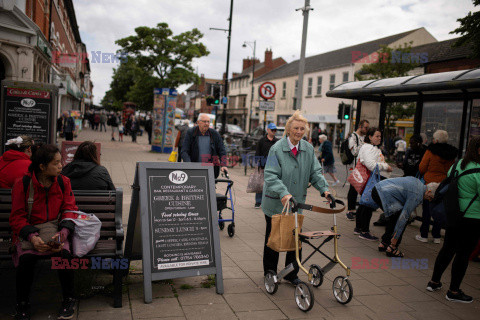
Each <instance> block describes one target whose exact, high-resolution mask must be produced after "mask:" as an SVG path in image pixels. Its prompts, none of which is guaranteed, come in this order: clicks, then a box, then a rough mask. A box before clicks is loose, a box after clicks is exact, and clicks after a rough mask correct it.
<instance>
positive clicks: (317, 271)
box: [308, 264, 323, 288]
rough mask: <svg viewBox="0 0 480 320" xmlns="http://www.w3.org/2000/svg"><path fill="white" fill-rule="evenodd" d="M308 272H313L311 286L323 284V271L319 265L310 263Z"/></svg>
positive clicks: (316, 286)
mask: <svg viewBox="0 0 480 320" xmlns="http://www.w3.org/2000/svg"><path fill="white" fill-rule="evenodd" d="M308 273H311V274H313V278H312V281H310V284H311V285H312V286H314V287H315V288H318V287H320V286H321V285H322V284H323V271H322V269H321V268H320V267H319V266H317V265H316V264H312V265H311V266H310V270H308Z"/></svg>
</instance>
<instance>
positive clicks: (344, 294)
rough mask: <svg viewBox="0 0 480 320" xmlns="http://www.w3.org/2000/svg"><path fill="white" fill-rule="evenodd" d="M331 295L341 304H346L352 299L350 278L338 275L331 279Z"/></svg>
mask: <svg viewBox="0 0 480 320" xmlns="http://www.w3.org/2000/svg"><path fill="white" fill-rule="evenodd" d="M332 289H333V295H334V296H335V299H337V301H338V302H339V303H341V304H347V303H349V302H350V300H352V297H353V287H352V284H351V283H350V280H348V279H347V278H344V277H342V276H338V277H336V278H335V280H333V285H332Z"/></svg>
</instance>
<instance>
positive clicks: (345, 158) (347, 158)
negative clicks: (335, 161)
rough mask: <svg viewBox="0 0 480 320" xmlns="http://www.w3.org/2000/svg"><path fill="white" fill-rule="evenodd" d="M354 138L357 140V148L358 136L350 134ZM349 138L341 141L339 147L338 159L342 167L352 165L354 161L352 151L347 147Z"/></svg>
mask: <svg viewBox="0 0 480 320" xmlns="http://www.w3.org/2000/svg"><path fill="white" fill-rule="evenodd" d="M352 134H353V135H354V136H355V138H356V139H357V146H358V135H356V134H354V133H352ZM349 138H350V136H349ZM349 138H347V139H345V140H343V142H342V144H341V145H340V159H341V160H342V163H343V164H344V165H349V164H352V163H353V160H355V156H354V155H353V153H352V151H351V150H350V148H349V147H348V140H349Z"/></svg>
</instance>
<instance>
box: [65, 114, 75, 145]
mask: <svg viewBox="0 0 480 320" xmlns="http://www.w3.org/2000/svg"><path fill="white" fill-rule="evenodd" d="M62 129H63V136H64V137H65V140H67V141H73V133H74V132H75V120H73V118H72V117H71V116H70V115H69V114H68V111H63V125H62Z"/></svg>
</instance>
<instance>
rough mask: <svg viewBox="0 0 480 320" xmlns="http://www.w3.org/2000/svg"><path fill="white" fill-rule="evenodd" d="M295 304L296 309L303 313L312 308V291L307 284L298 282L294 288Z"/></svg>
mask: <svg viewBox="0 0 480 320" xmlns="http://www.w3.org/2000/svg"><path fill="white" fill-rule="evenodd" d="M295 302H296V303H297V307H298V308H299V309H300V310H302V311H303V312H307V311H309V310H310V309H312V308H313V303H314V302H315V299H314V297H313V291H312V289H310V287H309V286H308V284H306V283H305V282H303V281H300V282H299V283H298V284H297V286H296V287H295Z"/></svg>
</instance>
